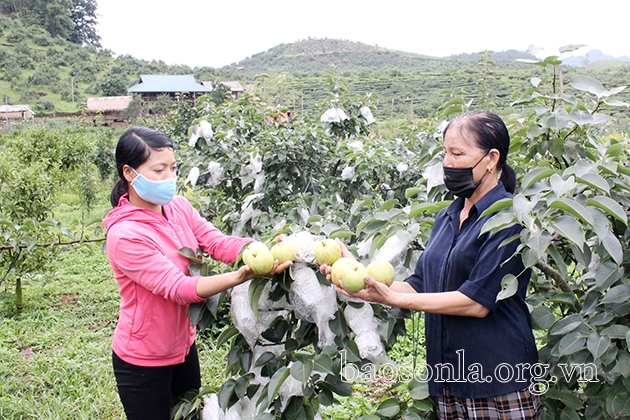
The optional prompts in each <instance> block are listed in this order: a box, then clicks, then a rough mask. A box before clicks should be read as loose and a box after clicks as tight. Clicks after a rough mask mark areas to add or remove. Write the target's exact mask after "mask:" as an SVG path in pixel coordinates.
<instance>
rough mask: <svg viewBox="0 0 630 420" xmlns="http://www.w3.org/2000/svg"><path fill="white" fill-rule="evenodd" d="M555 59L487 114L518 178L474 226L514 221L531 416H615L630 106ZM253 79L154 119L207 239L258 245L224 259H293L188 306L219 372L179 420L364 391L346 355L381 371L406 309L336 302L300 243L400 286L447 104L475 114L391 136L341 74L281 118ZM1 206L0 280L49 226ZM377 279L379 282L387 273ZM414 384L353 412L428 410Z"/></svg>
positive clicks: (317, 413)
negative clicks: (343, 250)
mask: <svg viewBox="0 0 630 420" xmlns="http://www.w3.org/2000/svg"><path fill="white" fill-rule="evenodd" d="M561 64H562V60H561V58H560V57H559V56H549V57H546V58H545V59H542V60H540V61H537V62H532V63H531V65H532V69H533V70H532V73H535V74H536V77H532V78H531V79H530V80H528V81H525V82H526V84H527V87H526V88H524V89H522V90H519V91H517V92H514V94H513V96H512V97H511V102H512V106H511V108H510V112H509V113H503V114H502V115H501V117H502V118H503V119H504V121H505V122H506V124H507V125H508V128H509V130H510V135H511V139H512V143H511V149H510V156H509V158H508V160H509V161H510V165H511V166H512V167H513V168H514V169H515V171H516V173H517V179H518V180H519V185H518V187H517V192H516V193H515V196H514V198H513V199H510V200H504V201H501V202H498V203H496V204H495V205H494V206H493V207H492V208H490V209H489V210H488V212H491V213H492V214H494V215H493V216H492V218H491V219H490V220H489V221H488V223H487V224H486V226H485V227H484V231H486V232H493V231H496V230H499V229H502V228H504V227H506V226H511V225H513V224H520V225H522V226H523V228H524V229H523V230H522V233H521V236H520V238H519V239H520V240H521V243H522V245H521V246H520V247H519V249H518V252H519V253H520V254H521V256H522V258H523V261H524V262H525V265H526V266H527V267H531V268H532V269H533V276H532V282H531V284H530V288H529V296H528V304H529V305H530V310H531V317H532V323H533V327H534V329H535V335H536V338H537V344H538V348H539V359H540V360H539V362H540V364H541V366H546V369H544V371H543V372H542V374H541V375H540V376H539V377H538V379H539V382H540V384H541V385H543V386H544V389H543V390H542V391H543V418H544V419H578V418H588V419H613V418H620V417H626V416H630V403H629V401H630V347H629V344H628V343H630V303H629V297H630V277H629V276H628V273H626V271H625V269H626V268H628V267H629V266H630V251H629V249H628V247H629V243H630V230H629V229H628V213H629V209H630V199H629V198H628V196H629V192H630V169H629V165H628V162H629V160H628V156H629V153H630V146H629V145H628V137H627V136H628V135H627V132H626V130H627V127H625V128H624V127H621V126H620V125H619V124H617V122H616V121H615V118H614V115H615V113H618V111H619V110H627V108H628V104H626V103H623V102H621V101H619V100H618V99H616V95H617V94H619V93H620V92H621V91H622V90H623V89H624V87H623V86H620V87H617V86H602V85H601V83H599V82H598V81H597V80H596V79H594V78H592V77H590V76H584V75H576V76H573V77H572V78H571V80H566V81H565V82H564V84H562V82H561V80H562V78H561V77H559V75H560V72H561V67H560V65H561ZM534 70H535V71H534ZM261 83H262V82H261ZM258 89H259V90H258V91H255V92H254V93H253V94H252V95H243V96H242V97H240V98H239V99H238V100H235V101H228V102H225V103H223V104H221V105H216V104H215V103H214V102H213V101H212V100H211V99H210V98H205V97H201V98H198V99H197V100H196V102H195V103H194V104H192V103H189V102H184V101H183V102H179V103H178V104H177V106H176V108H175V109H174V110H173V111H172V112H171V113H170V114H169V115H168V116H167V117H166V118H165V119H164V120H159V121H154V122H153V123H152V124H153V125H154V126H156V127H155V128H159V129H161V130H163V131H165V132H166V133H168V134H169V135H170V136H171V138H172V139H173V141H174V142H175V143H176V155H177V157H178V159H179V168H178V171H179V176H180V179H179V180H180V184H181V187H180V194H182V195H185V196H186V197H188V198H189V199H190V200H191V202H193V204H194V205H195V206H196V207H197V208H198V209H199V211H200V212H201V214H202V215H203V216H204V217H206V218H207V219H208V220H210V221H211V222H212V223H213V224H214V225H215V226H217V227H218V228H219V229H221V230H222V231H224V232H226V233H231V234H234V235H246V236H251V237H254V238H256V239H257V241H258V242H261V243H262V244H264V245H265V247H264V250H263V249H262V247H260V248H259V250H258V251H256V250H255V249H254V250H248V251H244V252H243V254H242V258H241V259H239V261H237V263H236V265H238V264H242V263H243V259H248V260H249V259H252V261H254V260H256V262H255V263H254V262H252V265H257V266H258V265H259V266H260V272H261V273H264V272H265V271H266V270H267V266H268V264H269V263H268V260H269V258H268V255H267V252H272V251H270V249H272V248H273V244H272V241H273V239H274V238H276V237H277V236H279V235H285V237H286V238H287V242H288V243H290V244H291V246H292V249H291V250H289V252H288V254H289V257H290V258H291V259H293V260H294V264H293V266H292V267H291V268H290V269H288V270H286V271H285V272H283V273H280V274H276V275H274V276H263V277H262V278H259V279H256V280H252V281H250V282H248V283H245V284H243V285H241V286H239V287H236V288H234V289H233V290H232V291H231V292H230V293H224V294H221V295H218V296H214V297H212V298H210V299H208V300H207V301H206V302H204V303H202V304H199V305H194V306H192V307H191V309H190V312H189V315H190V317H191V319H192V320H193V322H194V323H196V324H197V326H198V328H199V330H204V329H207V330H213V331H217V334H216V336H212V337H211V338H210V339H213V340H217V341H218V342H219V343H220V344H221V343H227V344H228V345H229V352H228V354H227V362H226V364H227V366H226V371H225V372H224V374H225V378H226V380H225V382H224V383H223V384H222V385H221V386H220V387H210V386H208V387H204V388H202V389H201V390H200V391H199V392H193V393H191V394H190V395H189V396H187V398H186V399H185V400H182V401H181V402H180V403H179V404H178V405H177V406H176V407H175V409H174V411H173V416H174V418H176V419H182V418H185V419H194V418H199V417H200V416H203V418H204V419H228V418H230V419H231V418H253V419H316V418H321V417H322V412H323V411H325V407H331V406H335V404H339V400H340V398H342V397H347V396H351V395H353V393H356V392H363V391H362V390H360V389H359V390H357V388H356V387H355V386H354V385H353V384H352V383H351V381H349V380H348V377H347V375H344V367H345V365H346V364H352V365H353V366H357V367H358V368H363V367H368V366H376V367H377V368H384V367H386V366H392V360H390V358H389V357H388V352H389V351H390V350H391V349H392V347H393V346H394V345H395V343H396V342H397V341H398V340H400V339H402V337H403V336H404V335H405V334H410V333H411V332H410V331H409V326H410V325H411V321H413V320H415V316H416V315H414V314H411V313H410V312H409V311H403V310H399V309H397V308H388V307H382V306H380V305H374V304H368V303H363V302H360V301H356V300H352V299H348V298H345V297H343V296H342V295H339V294H337V293H335V292H334V289H333V288H332V286H331V285H330V283H329V282H328V281H327V280H326V279H325V278H323V276H322V275H321V273H320V272H319V270H318V266H317V264H316V263H315V261H316V258H315V246H316V243H317V242H318V241H322V242H323V240H340V241H342V242H343V243H344V244H345V245H346V246H347V247H348V249H349V250H350V252H351V253H352V254H353V255H354V256H355V257H356V259H357V260H358V262H359V263H361V264H362V265H363V266H364V267H368V266H369V265H370V263H371V262H374V261H381V262H388V263H389V264H391V266H393V268H394V272H395V280H396V281H402V280H404V279H405V278H406V277H407V276H408V275H409V274H410V273H411V271H412V269H413V266H414V264H415V262H416V260H417V258H418V256H419V255H420V254H421V252H422V250H423V249H424V246H425V244H426V241H427V238H428V235H429V232H430V229H431V226H432V224H433V218H434V216H435V214H436V213H437V212H439V211H440V210H441V209H442V208H444V207H446V206H448V205H449V204H450V202H451V200H452V197H451V196H449V195H448V194H447V192H446V189H445V187H444V186H443V185H442V182H441V178H442V177H441V160H442V150H441V130H442V129H443V128H444V126H445V123H446V121H448V120H449V119H450V118H452V117H453V116H454V115H457V114H459V113H461V112H465V111H467V110H469V109H475V108H478V107H480V106H481V105H480V104H475V103H470V101H468V100H467V99H466V97H465V94H464V93H462V94H452V95H450V96H449V97H448V98H446V101H445V104H444V105H443V106H442V107H440V109H437V110H435V114H434V116H433V117H432V118H429V119H427V120H422V121H417V120H413V121H408V122H406V123H405V124H403V125H401V126H400V127H399V128H398V130H397V134H396V136H395V137H394V138H392V137H390V136H386V135H383V134H382V132H383V125H381V124H379V121H374V120H373V118H372V112H370V107H373V103H372V101H371V96H370V95H365V96H362V95H352V94H350V93H349V92H347V90H346V89H345V88H344V86H343V83H342V81H341V80H338V79H334V80H332V81H331V90H330V97H329V99H328V100H326V101H323V102H321V103H320V104H319V108H318V110H317V112H316V113H313V114H303V115H301V114H300V113H298V112H295V113H292V118H291V120H290V121H286V119H283V118H280V115H284V113H285V112H286V109H284V108H282V107H277V106H275V105H272V104H270V103H267V102H265V99H264V95H263V94H262V86H261V85H258ZM486 105H488V106H491V104H486ZM490 110H491V111H492V109H490ZM71 163H72V162H71ZM72 164H75V163H72ZM45 175H46V174H43V173H42V174H38V177H41V179H42V180H48V178H46V176H45ZM49 182H52V181H49ZM7 191H10V189H8V188H7V187H5V188H4V190H3V194H8V192H7ZM36 203H37V201H33V200H30V201H29V202H25V203H24V204H23V205H24V206H27V205H34V204H36ZM8 209H9V207H7V206H4V207H3V208H2V211H3V214H2V217H3V220H2V223H0V229H1V231H2V238H4V239H3V241H4V242H3V244H2V245H3V251H4V253H3V258H4V261H5V262H7V264H6V266H7V267H8V268H9V271H11V269H13V267H16V266H19V263H18V262H19V261H20V258H23V255H22V252H23V251H30V250H32V249H33V247H36V246H35V245H36V244H37V243H41V242H37V240H36V238H35V236H34V235H35V232H36V231H38V229H39V230H41V229H48V228H50V229H52V228H53V227H54V228H55V229H57V230H59V229H60V227H59V226H58V225H53V227H48V225H45V224H44V223H39V224H38V220H37V219H35V220H29V221H28V222H24V223H22V224H20V225H18V224H16V223H12V222H11V221H10V220H9V216H10V214H8V213H7V211H8ZM33 211H35V210H33ZM46 216H47V215H46V214H41V215H38V217H40V219H39V220H40V221H41V220H44V219H46ZM32 224H35V225H36V227H35V226H31V225H32ZM29 226H31V227H29ZM38 234H39V233H38ZM52 236H53V237H54V235H52ZM96 236H98V235H96ZM313 238H315V239H317V241H316V240H313ZM515 239H516V238H515ZM261 250H262V251H261ZM285 251H286V250H285ZM292 251H294V252H295V253H294V254H293V252H292ZM180 252H181V253H182V254H183V255H185V256H186V257H188V258H189V259H190V270H191V273H192V274H197V273H199V274H206V273H210V272H222V271H227V270H231V269H233V267H227V266H223V265H221V264H218V263H215V262H213V261H211V260H209V259H208V258H207V256H205V255H203V254H200V253H199V252H198V250H192V249H181V250H180ZM245 252H248V254H245ZM273 252H279V250H276V251H273ZM261 256H262V257H263V258H261ZM257 257H258V258H257ZM337 258H338V256H337ZM12 260H15V261H16V263H15V264H13V265H11V261H12ZM339 261H340V260H339ZM333 264H334V263H333ZM349 265H350V262H348V261H345V268H341V270H346V269H347V267H348V266H349ZM364 269H365V268H364ZM366 270H367V269H366ZM381 271H385V272H386V273H387V275H385V276H384V277H386V278H387V280H386V281H389V280H390V277H391V276H390V274H389V267H386V269H383V268H382V267H381ZM267 272H268V271H267ZM5 277H6V275H5ZM335 278H336V277H335ZM502 284H503V289H502V291H501V292H500V293H499V295H498V296H497V300H499V299H509V298H510V296H512V294H513V293H515V291H516V286H517V284H516V279H515V278H510V277H506V278H504V279H503V280H502ZM204 337H206V338H200V339H207V336H204ZM413 367H414V368H415V364H414V366H413ZM397 368H403V367H402V366H398V367H397ZM405 368H409V367H408V366H407V367H405ZM422 373H423V372H420V371H418V372H414V374H417V377H421V376H422ZM377 376H378V373H377ZM417 377H413V378H409V379H408V380H404V381H402V380H401V381H400V382H398V383H395V384H393V385H392V390H393V391H392V392H390V393H388V396H387V397H384V398H383V399H382V400H381V401H379V405H378V407H377V408H376V410H375V412H374V413H373V414H365V415H363V417H361V418H363V419H423V418H434V417H432V416H434V413H433V403H432V401H431V398H430V397H429V395H428V387H427V386H426V383H424V382H423V381H421V380H418V379H417Z"/></svg>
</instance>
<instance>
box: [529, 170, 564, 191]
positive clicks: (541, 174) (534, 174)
mask: <svg viewBox="0 0 630 420" xmlns="http://www.w3.org/2000/svg"><path fill="white" fill-rule="evenodd" d="M555 173H556V171H555V170H553V169H551V168H535V169H533V170H531V171H529V172H528V173H527V174H526V175H525V176H524V177H523V182H522V183H521V186H522V189H523V190H526V189H528V188H529V187H531V186H532V185H533V184H534V183H535V182H538V181H540V180H541V179H545V178H549V177H550V176H551V175H553V174H555Z"/></svg>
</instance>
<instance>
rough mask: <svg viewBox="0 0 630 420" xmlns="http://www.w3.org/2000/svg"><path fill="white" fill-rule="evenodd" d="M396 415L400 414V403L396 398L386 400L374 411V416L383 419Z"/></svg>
mask: <svg viewBox="0 0 630 420" xmlns="http://www.w3.org/2000/svg"><path fill="white" fill-rule="evenodd" d="M398 413H400V403H399V402H398V400H397V399H396V398H388V399H386V400H385V401H383V402H382V403H381V404H380V405H379V406H378V408H377V409H376V414H378V415H379V416H383V417H385V418H388V417H389V418H391V417H394V416H395V415H397V414H398Z"/></svg>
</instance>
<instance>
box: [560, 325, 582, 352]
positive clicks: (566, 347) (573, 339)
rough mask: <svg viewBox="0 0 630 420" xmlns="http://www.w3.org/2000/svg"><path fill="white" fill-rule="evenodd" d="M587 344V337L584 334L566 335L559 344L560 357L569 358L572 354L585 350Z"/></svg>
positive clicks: (575, 332)
mask: <svg viewBox="0 0 630 420" xmlns="http://www.w3.org/2000/svg"><path fill="white" fill-rule="evenodd" d="M585 343H586V337H584V336H583V335H582V333H580V332H578V331H573V332H571V333H569V334H567V335H565V336H564V337H562V339H561V340H560V342H559V343H558V351H559V353H560V356H569V355H571V354H574V353H577V352H578V351H580V350H582V349H583V348H584V344H585Z"/></svg>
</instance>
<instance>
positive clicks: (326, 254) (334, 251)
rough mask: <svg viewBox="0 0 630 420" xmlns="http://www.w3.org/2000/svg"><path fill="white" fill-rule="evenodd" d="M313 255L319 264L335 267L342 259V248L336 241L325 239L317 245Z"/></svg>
mask: <svg viewBox="0 0 630 420" xmlns="http://www.w3.org/2000/svg"><path fill="white" fill-rule="evenodd" d="M313 254H314V255H315V261H317V263H318V264H320V265H323V264H326V265H333V263H334V262H335V261H337V260H338V259H339V258H341V247H340V246H339V244H338V243H337V241H335V240H334V239H324V240H321V241H319V242H317V243H316V244H315V249H314V250H313Z"/></svg>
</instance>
